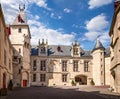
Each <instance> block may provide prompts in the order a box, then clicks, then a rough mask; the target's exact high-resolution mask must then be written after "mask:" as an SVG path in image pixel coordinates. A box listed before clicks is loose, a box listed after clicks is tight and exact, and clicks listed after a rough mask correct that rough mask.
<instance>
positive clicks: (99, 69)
mask: <svg viewBox="0 0 120 99" xmlns="http://www.w3.org/2000/svg"><path fill="white" fill-rule="evenodd" d="M104 51H105V48H104V46H103V45H102V43H101V42H100V40H97V41H96V44H95V46H94V48H93V51H92V56H93V80H94V82H95V85H105V71H104V70H105V60H104V59H105V58H104Z"/></svg>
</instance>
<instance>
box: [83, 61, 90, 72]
mask: <svg viewBox="0 0 120 99" xmlns="http://www.w3.org/2000/svg"><path fill="white" fill-rule="evenodd" d="M84 72H89V61H84Z"/></svg>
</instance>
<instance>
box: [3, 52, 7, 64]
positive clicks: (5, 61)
mask: <svg viewBox="0 0 120 99" xmlns="http://www.w3.org/2000/svg"><path fill="white" fill-rule="evenodd" d="M6 59H7V58H6V51H5V50H4V64H5V65H6V63H7V60H6Z"/></svg>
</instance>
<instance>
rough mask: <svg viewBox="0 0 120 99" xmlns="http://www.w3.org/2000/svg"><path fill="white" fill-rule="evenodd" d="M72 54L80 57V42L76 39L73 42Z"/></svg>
mask: <svg viewBox="0 0 120 99" xmlns="http://www.w3.org/2000/svg"><path fill="white" fill-rule="evenodd" d="M71 55H72V56H73V57H80V43H79V42H77V41H75V42H74V43H72V48H71Z"/></svg>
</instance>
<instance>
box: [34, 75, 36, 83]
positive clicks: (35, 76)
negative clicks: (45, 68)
mask: <svg viewBox="0 0 120 99" xmlns="http://www.w3.org/2000/svg"><path fill="white" fill-rule="evenodd" d="M33 82H36V74H33Z"/></svg>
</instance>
